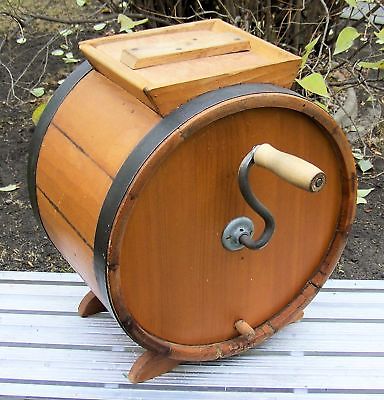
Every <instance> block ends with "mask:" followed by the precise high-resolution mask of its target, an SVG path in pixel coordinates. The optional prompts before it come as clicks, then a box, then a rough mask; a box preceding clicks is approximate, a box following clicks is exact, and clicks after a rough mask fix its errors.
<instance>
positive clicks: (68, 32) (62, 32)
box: [59, 29, 73, 37]
mask: <svg viewBox="0 0 384 400" xmlns="http://www.w3.org/2000/svg"><path fill="white" fill-rule="evenodd" d="M59 33H60V35H61V36H64V37H66V36H68V35H70V34H71V33H73V31H72V29H62V30H61V31H60V32H59Z"/></svg>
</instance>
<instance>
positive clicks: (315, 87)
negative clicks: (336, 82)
mask: <svg viewBox="0 0 384 400" xmlns="http://www.w3.org/2000/svg"><path fill="white" fill-rule="evenodd" d="M296 82H297V83H298V84H299V85H300V86H301V87H302V88H304V89H305V90H308V92H311V93H315V94H318V95H319V96H323V97H329V93H328V89H327V85H326V83H325V80H324V78H323V77H322V76H321V74H319V73H318V72H315V73H313V74H310V75H307V76H306V77H305V78H303V79H296Z"/></svg>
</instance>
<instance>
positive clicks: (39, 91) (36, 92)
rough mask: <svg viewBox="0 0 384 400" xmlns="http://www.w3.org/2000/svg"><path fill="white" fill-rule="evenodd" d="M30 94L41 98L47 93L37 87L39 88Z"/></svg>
mask: <svg viewBox="0 0 384 400" xmlns="http://www.w3.org/2000/svg"><path fill="white" fill-rule="evenodd" d="M30 93H31V94H32V95H33V96H35V97H41V96H43V94H44V93H45V90H44V88H42V87H37V88H34V89H32V90H30Z"/></svg>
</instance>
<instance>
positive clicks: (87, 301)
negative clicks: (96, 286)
mask: <svg viewBox="0 0 384 400" xmlns="http://www.w3.org/2000/svg"><path fill="white" fill-rule="evenodd" d="M103 311H107V309H106V308H105V306H104V304H103V303H102V302H101V301H100V300H99V299H98V298H97V297H96V296H95V294H94V293H93V292H92V290H91V291H89V292H88V293H87V294H86V295H85V296H84V297H83V299H82V300H81V302H80V304H79V308H78V310H77V312H78V313H79V315H80V317H83V318H85V317H89V316H91V315H94V314H98V313H100V312H103Z"/></svg>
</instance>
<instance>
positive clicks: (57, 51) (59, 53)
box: [51, 49, 64, 56]
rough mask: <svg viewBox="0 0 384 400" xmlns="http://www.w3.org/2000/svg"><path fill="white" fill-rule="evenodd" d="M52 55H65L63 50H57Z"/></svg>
mask: <svg viewBox="0 0 384 400" xmlns="http://www.w3.org/2000/svg"><path fill="white" fill-rule="evenodd" d="M51 54H52V55H53V56H62V55H63V54H64V51H63V50H61V49H56V50H53V51H51Z"/></svg>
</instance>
